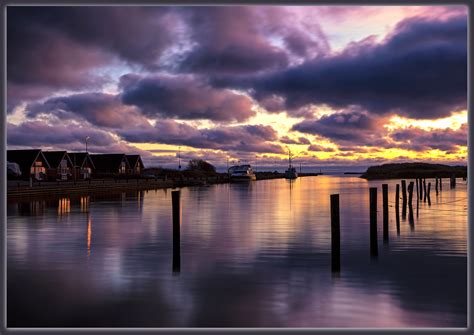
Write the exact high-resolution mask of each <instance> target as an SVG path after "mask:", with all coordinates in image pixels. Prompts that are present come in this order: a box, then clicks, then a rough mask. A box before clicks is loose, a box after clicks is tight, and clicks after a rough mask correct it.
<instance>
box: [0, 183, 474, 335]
mask: <svg viewBox="0 0 474 335" xmlns="http://www.w3.org/2000/svg"><path fill="white" fill-rule="evenodd" d="M431 182H432V185H433V184H434V181H433V180H432V181H431ZM382 183H388V184H389V205H390V207H389V232H390V238H389V242H388V243H386V244H384V243H383V241H382V203H381V200H382V194H381V184H382ZM395 184H396V181H383V182H382V181H371V182H367V181H365V180H363V179H359V178H356V177H337V176H318V177H304V178H299V179H297V180H296V181H294V182H291V183H290V182H289V181H287V180H283V179H278V180H267V181H258V182H254V183H251V184H222V185H214V186H208V187H193V188H183V189H182V222H181V269H180V270H181V271H180V273H179V275H178V276H173V274H172V217H171V214H172V212H171V191H170V190H156V191H155V190H151V191H141V192H131V193H121V194H116V195H105V196H96V195H91V196H88V197H80V198H71V199H69V198H63V199H55V200H41V201H35V202H27V203H15V202H10V203H8V230H7V232H8V235H7V237H8V245H7V247H8V249H7V252H8V326H9V327H31V326H38V327H42V326H50V327H55V326H63V327H64V326H66V327H78V326H80V327H101V326H109V327H121V326H127V327H465V326H466V322H467V318H466V313H467V298H466V295H467V287H466V286H467V279H466V276H467V258H466V249H467V200H466V197H467V187H466V185H465V183H463V182H458V183H457V188H456V189H455V190H450V189H449V183H448V182H446V181H445V183H444V185H443V186H444V187H443V191H442V192H441V193H440V194H439V195H438V196H436V193H435V192H434V190H432V192H431V206H429V205H428V203H424V202H421V203H420V204H419V213H418V217H417V216H416V213H415V217H414V224H413V225H412V227H410V225H409V222H408V215H407V218H405V219H402V218H401V222H400V235H399V236H397V231H396V224H395V208H394V202H395V199H394V197H395ZM369 187H378V190H379V192H378V199H379V203H378V208H379V212H378V215H377V216H378V218H377V219H378V240H379V243H378V249H379V253H378V258H377V259H371V258H370V238H369V211H368V207H369V206H368V205H369V191H368V189H369ZM332 193H339V194H340V208H341V273H340V274H339V275H335V274H332V273H331V255H330V252H331V245H330V241H331V235H330V233H331V227H330V208H329V195H330V194H332ZM414 198H415V197H414ZM414 201H415V199H414ZM401 204H402V202H401V201H400V205H401ZM415 211H416V202H415ZM44 306H48V308H47V309H45V308H44Z"/></svg>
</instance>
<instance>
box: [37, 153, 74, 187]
mask: <svg viewBox="0 0 474 335" xmlns="http://www.w3.org/2000/svg"><path fill="white" fill-rule="evenodd" d="M43 155H44V157H46V159H47V161H48V163H49V166H50V168H49V169H47V171H46V174H47V176H48V179H52V180H58V179H59V180H68V179H69V178H71V177H72V172H73V169H74V165H73V164H72V161H71V159H70V157H69V155H68V153H67V151H43Z"/></svg>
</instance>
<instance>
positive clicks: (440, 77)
mask: <svg viewBox="0 0 474 335" xmlns="http://www.w3.org/2000/svg"><path fill="white" fill-rule="evenodd" d="M216 84H219V85H230V86H240V87H243V88H245V87H247V88H249V89H250V88H251V89H252V92H253V94H254V96H255V97H256V98H257V99H258V100H261V99H264V98H266V97H268V96H273V95H277V96H281V97H283V98H284V99H285V104H286V107H287V108H290V109H298V108H300V107H302V106H305V105H307V104H327V105H330V106H332V107H335V108H341V107H346V106H349V105H359V106H362V107H363V108H364V109H367V110H369V111H371V112H373V113H381V114H384V113H398V114H400V115H406V116H409V117H412V118H425V119H426V118H439V117H443V116H447V115H449V114H450V113H451V112H452V111H453V110H457V109H463V108H466V100H467V20H466V17H465V16H460V17H454V18H450V19H449V20H446V21H439V20H428V19H421V18H412V19H408V20H405V21H403V22H401V23H400V24H399V25H398V26H397V28H396V29H395V31H394V32H393V33H392V34H391V36H389V37H388V38H387V39H386V40H385V41H383V42H382V43H380V44H377V43H375V42H374V41H373V40H372V39H370V38H369V39H366V40H364V41H362V42H360V43H353V44H352V45H351V46H350V47H349V48H348V49H346V50H345V51H344V52H342V53H341V54H339V55H336V56H332V57H324V58H318V59H315V60H310V61H307V62H305V63H303V64H301V65H299V66H296V67H293V68H289V69H286V70H283V71H276V72H274V73H272V74H268V75H260V76H257V77H253V78H249V79H242V78H238V79H236V80H234V81H233V80H232V79H231V78H227V79H225V80H221V81H218V80H217V81H216Z"/></svg>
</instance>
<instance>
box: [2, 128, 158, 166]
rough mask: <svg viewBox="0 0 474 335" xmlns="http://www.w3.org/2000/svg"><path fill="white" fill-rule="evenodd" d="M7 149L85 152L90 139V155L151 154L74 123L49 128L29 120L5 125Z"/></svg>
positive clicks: (108, 134)
mask: <svg viewBox="0 0 474 335" xmlns="http://www.w3.org/2000/svg"><path fill="white" fill-rule="evenodd" d="M7 132H8V140H7V145H8V147H9V148H12V149H13V148H43V149H47V148H50V149H54V150H68V151H84V150H85V138H86V136H89V141H88V151H89V152H91V153H108V152H110V153H128V154H132V153H137V154H140V155H142V156H144V157H149V156H151V153H150V152H148V151H145V150H141V149H139V148H136V147H134V146H131V145H129V144H127V143H125V142H123V141H120V140H119V139H118V138H116V137H115V136H113V135H111V134H110V133H108V132H106V131H103V130H100V129H96V128H91V127H87V126H80V125H79V126H78V125H75V124H68V123H66V124H55V125H51V124H49V123H47V122H44V121H28V122H24V123H22V124H21V125H14V124H11V123H7Z"/></svg>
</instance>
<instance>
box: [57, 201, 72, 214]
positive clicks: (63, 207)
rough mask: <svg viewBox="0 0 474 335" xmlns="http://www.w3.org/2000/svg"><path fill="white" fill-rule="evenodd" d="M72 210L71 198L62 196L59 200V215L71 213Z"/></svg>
mask: <svg viewBox="0 0 474 335" xmlns="http://www.w3.org/2000/svg"><path fill="white" fill-rule="evenodd" d="M70 211H71V199H70V198H60V199H59V201H58V216H62V215H66V214H69V212H70Z"/></svg>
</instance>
